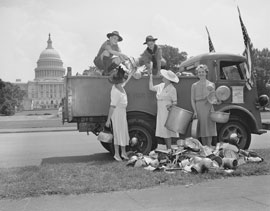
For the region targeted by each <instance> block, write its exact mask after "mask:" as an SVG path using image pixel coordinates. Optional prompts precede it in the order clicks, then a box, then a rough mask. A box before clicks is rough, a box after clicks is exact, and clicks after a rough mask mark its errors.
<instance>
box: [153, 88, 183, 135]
mask: <svg viewBox="0 0 270 211" xmlns="http://www.w3.org/2000/svg"><path fill="white" fill-rule="evenodd" d="M164 86H165V83H160V84H158V85H156V86H154V89H155V91H156V92H157V94H156V97H157V123H156V136H158V137H161V138H171V137H179V135H178V133H175V132H173V131H170V130H168V129H167V128H166V127H165V123H166V120H167V118H168V114H169V111H168V109H167V107H166V106H167V105H172V103H173V102H177V92H176V89H175V87H174V86H173V85H172V84H169V85H168V86H167V87H165V88H164Z"/></svg>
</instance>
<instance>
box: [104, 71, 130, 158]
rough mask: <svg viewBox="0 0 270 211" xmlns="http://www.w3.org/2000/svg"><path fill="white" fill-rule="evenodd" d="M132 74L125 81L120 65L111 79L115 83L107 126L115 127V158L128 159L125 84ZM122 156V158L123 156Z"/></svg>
mask: <svg viewBox="0 0 270 211" xmlns="http://www.w3.org/2000/svg"><path fill="white" fill-rule="evenodd" d="M130 77H131V75H129V77H128V79H127V80H126V81H125V77H124V71H123V69H121V67H118V71H117V72H115V73H113V74H112V76H111V77H110V78H109V81H110V82H111V83H112V84H114V85H113V86H112V89H111V104H110V109H109V114H108V118H107V121H106V124H105V125H106V127H110V126H111V122H112V128H113V136H114V152H115V154H114V159H115V160H117V161H122V158H123V159H128V156H127V153H126V146H127V145H128V144H129V134H128V124H127V116H126V107H127V104H128V100H127V93H126V91H125V89H124V86H125V84H126V83H127V81H128V80H129V78H130ZM119 146H120V147H121V156H120V154H119ZM121 157H122V158H121Z"/></svg>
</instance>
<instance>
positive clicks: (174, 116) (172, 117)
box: [165, 106, 193, 134]
mask: <svg viewBox="0 0 270 211" xmlns="http://www.w3.org/2000/svg"><path fill="white" fill-rule="evenodd" d="M192 116H193V113H192V112H190V111H187V110H185V109H183V108H179V107H177V106H172V108H171V110H170V112H169V114H168V118H167V121H166V123H165V127H166V128H167V129H168V130H171V131H173V132H176V133H181V134H185V133H186V130H187V127H188V125H189V123H190V121H191V120H192Z"/></svg>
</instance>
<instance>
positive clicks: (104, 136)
mask: <svg viewBox="0 0 270 211" xmlns="http://www.w3.org/2000/svg"><path fill="white" fill-rule="evenodd" d="M97 139H98V140H99V141H102V142H104V143H112V140H113V134H111V133H110V132H105V131H101V132H100V133H99V134H98V138H97Z"/></svg>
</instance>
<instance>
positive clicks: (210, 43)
mask: <svg viewBox="0 0 270 211" xmlns="http://www.w3.org/2000/svg"><path fill="white" fill-rule="evenodd" d="M205 28H206V31H207V35H208V44H209V52H216V51H215V48H214V45H213V43H212V40H211V37H210V34H209V31H208V29H207V27H205Z"/></svg>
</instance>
